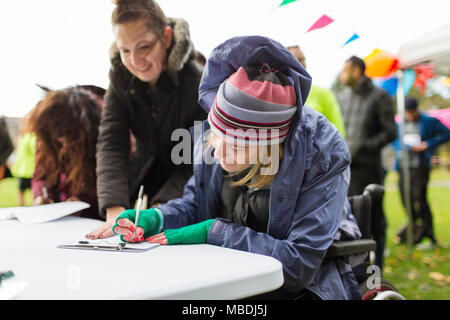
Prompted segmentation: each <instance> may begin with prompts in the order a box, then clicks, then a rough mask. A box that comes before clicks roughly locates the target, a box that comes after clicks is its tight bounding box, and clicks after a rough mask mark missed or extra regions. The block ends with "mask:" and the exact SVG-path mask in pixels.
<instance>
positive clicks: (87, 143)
mask: <svg viewBox="0 0 450 320" xmlns="http://www.w3.org/2000/svg"><path fill="white" fill-rule="evenodd" d="M100 116H101V106H100V105H99V104H98V102H97V98H96V96H95V95H94V94H92V93H91V92H89V91H87V90H85V89H82V88H79V87H72V88H68V89H64V90H54V91H49V92H48V93H47V94H46V95H45V97H44V98H43V99H42V100H41V101H39V102H38V104H37V105H36V107H35V108H34V109H33V110H32V111H31V112H30V113H29V115H28V119H27V123H28V127H29V129H30V131H31V132H34V133H35V134H36V150H37V153H36V164H37V166H36V172H35V178H36V179H44V180H46V187H47V188H53V187H55V186H58V184H59V174H60V173H61V172H64V173H65V174H66V175H67V179H66V183H67V185H69V186H70V192H71V193H72V194H73V195H79V194H80V193H82V192H83V191H87V190H90V189H91V188H92V186H95V182H96V176H95V148H96V143H97V136H98V127H99V124H100ZM60 138H64V139H65V140H66V141H67V142H68V143H67V145H66V146H65V147H64V148H63V145H62V144H61V142H60Z"/></svg>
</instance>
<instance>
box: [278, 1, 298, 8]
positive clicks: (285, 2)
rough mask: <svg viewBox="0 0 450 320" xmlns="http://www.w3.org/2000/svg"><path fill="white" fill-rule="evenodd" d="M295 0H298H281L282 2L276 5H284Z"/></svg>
mask: <svg viewBox="0 0 450 320" xmlns="http://www.w3.org/2000/svg"><path fill="white" fill-rule="evenodd" d="M295 1H298V0H283V2H282V3H281V4H280V5H279V6H278V7H281V6H285V5H287V4H289V3H291V2H295Z"/></svg>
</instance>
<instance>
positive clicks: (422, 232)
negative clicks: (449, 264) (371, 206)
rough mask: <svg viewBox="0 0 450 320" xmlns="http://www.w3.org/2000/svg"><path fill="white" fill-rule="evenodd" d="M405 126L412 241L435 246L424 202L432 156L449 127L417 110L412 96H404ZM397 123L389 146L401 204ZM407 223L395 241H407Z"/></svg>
mask: <svg viewBox="0 0 450 320" xmlns="http://www.w3.org/2000/svg"><path fill="white" fill-rule="evenodd" d="M405 118H406V123H405V129H404V131H405V132H404V134H403V141H404V144H405V146H406V148H407V150H408V151H407V152H408V158H407V159H408V167H409V177H410V192H409V197H410V200H411V210H412V212H411V213H412V218H413V241H414V243H415V244H419V243H420V242H421V241H422V239H423V238H425V237H426V238H429V239H430V240H431V242H430V243H429V244H424V246H427V245H430V246H432V247H434V246H436V245H437V241H436V237H435V235H434V230H433V215H432V213H431V209H430V206H429V204H428V201H427V189H428V181H429V177H430V171H431V161H430V159H431V156H432V155H433V153H434V152H435V151H436V149H437V147H438V146H439V145H441V144H443V143H445V142H447V141H448V140H449V139H450V129H449V128H447V127H446V126H445V125H444V124H442V122H441V121H439V119H436V118H434V117H430V116H428V115H426V114H425V113H423V112H421V111H420V110H419V105H418V101H417V99H415V98H412V97H406V99H405ZM399 135H400V132H399V125H397V139H396V140H395V141H394V143H393V144H392V146H393V147H394V149H395V169H396V170H397V171H398V174H399V179H398V183H399V189H400V195H401V200H402V203H403V206H404V207H406V204H405V197H404V196H405V195H404V189H405V186H404V172H403V170H402V161H403V159H402V158H403V155H402V150H401V144H400V136H399ZM407 226H408V223H406V225H404V226H403V227H402V228H401V229H400V230H399V231H398V233H397V237H396V241H397V242H398V243H400V242H403V243H404V242H406V233H407Z"/></svg>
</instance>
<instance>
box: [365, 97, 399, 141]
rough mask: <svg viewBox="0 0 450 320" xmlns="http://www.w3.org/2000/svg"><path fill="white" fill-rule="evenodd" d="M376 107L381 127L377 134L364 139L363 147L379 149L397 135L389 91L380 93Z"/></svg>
mask: <svg viewBox="0 0 450 320" xmlns="http://www.w3.org/2000/svg"><path fill="white" fill-rule="evenodd" d="M375 107H376V108H377V111H376V114H377V116H378V122H379V123H380V126H381V128H380V130H379V131H378V133H377V134H375V135H373V136H371V137H367V138H366V139H365V140H364V141H363V148H364V149H366V150H379V149H381V148H382V147H384V146H385V145H387V144H389V143H390V142H392V141H394V140H395V138H396V136H397V130H396V126H395V118H394V108H393V104H392V99H391V97H390V96H389V95H388V94H387V92H383V93H382V94H381V95H380V97H379V98H378V101H377V104H376V106H375Z"/></svg>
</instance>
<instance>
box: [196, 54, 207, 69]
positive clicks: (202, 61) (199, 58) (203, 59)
mask: <svg viewBox="0 0 450 320" xmlns="http://www.w3.org/2000/svg"><path fill="white" fill-rule="evenodd" d="M195 60H196V61H197V62H198V63H199V64H201V65H202V66H205V64H206V57H205V56H204V55H203V53H201V52H200V51H196V52H195Z"/></svg>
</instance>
